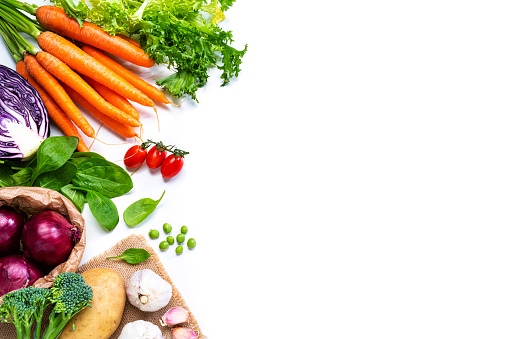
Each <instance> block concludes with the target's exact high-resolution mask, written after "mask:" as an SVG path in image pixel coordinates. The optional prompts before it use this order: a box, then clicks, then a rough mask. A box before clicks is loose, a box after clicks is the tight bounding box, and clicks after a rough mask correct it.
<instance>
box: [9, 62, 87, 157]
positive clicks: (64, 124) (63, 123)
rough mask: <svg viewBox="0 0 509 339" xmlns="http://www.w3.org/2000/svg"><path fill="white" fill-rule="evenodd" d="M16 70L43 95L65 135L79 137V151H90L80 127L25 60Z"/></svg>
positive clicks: (54, 119)
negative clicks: (52, 96) (43, 86)
mask: <svg viewBox="0 0 509 339" xmlns="http://www.w3.org/2000/svg"><path fill="white" fill-rule="evenodd" d="M16 71H17V72H18V73H19V74H21V76H22V77H23V78H25V79H26V80H28V82H29V83H30V85H32V86H33V87H34V88H35V89H36V90H37V92H39V95H40V96H41V99H42V101H44V105H45V106H46V108H47V109H48V115H49V116H50V118H51V120H53V122H54V123H55V124H57V126H58V127H59V128H60V129H61V130H62V132H64V134H65V135H67V136H68V137H70V136H75V137H77V138H78V139H79V141H78V151H80V152H90V150H89V149H88V147H87V145H85V143H84V142H83V139H82V138H81V135H80V132H78V129H77V128H76V126H74V124H73V123H72V121H71V119H69V117H68V116H67V115H66V114H65V112H64V111H62V109H61V108H60V106H58V104H57V103H56V102H55V100H53V99H52V98H51V96H50V95H49V94H48V92H46V91H45V90H44V88H42V87H41V85H39V84H38V83H37V81H35V80H34V78H32V77H31V76H30V74H29V73H28V69H27V67H26V65H25V62H23V60H22V61H18V63H17V64H16Z"/></svg>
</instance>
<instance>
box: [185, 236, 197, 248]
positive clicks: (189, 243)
mask: <svg viewBox="0 0 509 339" xmlns="http://www.w3.org/2000/svg"><path fill="white" fill-rule="evenodd" d="M187 247H188V248H189V249H190V250H192V249H193V248H195V247H196V240H194V238H189V240H188V241H187Z"/></svg>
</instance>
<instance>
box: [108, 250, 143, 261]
mask: <svg viewBox="0 0 509 339" xmlns="http://www.w3.org/2000/svg"><path fill="white" fill-rule="evenodd" d="M148 258H150V253H148V252H147V251H146V250H144V249H143V248H129V249H127V250H125V251H124V253H122V254H121V255H119V256H118V257H108V258H106V259H122V260H124V261H125V262H126V263H128V264H139V263H140V262H143V261H145V260H147V259H148Z"/></svg>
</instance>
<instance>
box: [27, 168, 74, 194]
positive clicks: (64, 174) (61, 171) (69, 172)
mask: <svg viewBox="0 0 509 339" xmlns="http://www.w3.org/2000/svg"><path fill="white" fill-rule="evenodd" d="M77 171H78V167H77V166H76V165H75V164H73V163H71V162H66V163H65V164H63V165H62V166H61V167H60V168H58V169H56V170H54V171H51V172H46V173H43V174H41V175H39V177H37V179H36V180H35V182H34V186H38V187H44V188H49V189H52V190H55V191H59V190H60V189H61V188H62V187H64V186H65V185H67V184H69V183H70V182H71V180H72V178H74V176H75V175H76V172H77Z"/></svg>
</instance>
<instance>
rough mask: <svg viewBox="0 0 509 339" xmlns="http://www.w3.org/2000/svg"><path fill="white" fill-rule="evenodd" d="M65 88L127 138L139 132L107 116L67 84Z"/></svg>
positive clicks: (83, 105) (94, 114)
mask: <svg viewBox="0 0 509 339" xmlns="http://www.w3.org/2000/svg"><path fill="white" fill-rule="evenodd" d="M62 86H63V87H64V88H65V90H66V91H67V93H69V96H70V97H71V98H72V99H73V100H74V101H75V102H77V103H78V104H79V105H81V107H83V108H84V109H86V110H87V111H89V112H90V114H92V115H93V116H95V117H96V118H97V119H99V120H100V121H101V122H103V123H104V124H105V125H106V126H108V127H109V128H111V129H112V130H113V131H114V132H116V133H118V134H120V135H121V136H123V137H125V138H133V137H135V136H137V135H138V134H137V133H136V132H135V131H134V128H132V127H131V126H128V125H125V124H123V123H121V122H118V121H117V120H114V119H112V118H110V117H109V116H107V115H106V114H103V113H101V112H100V111H99V110H98V109H97V108H95V107H94V105H92V104H91V103H90V102H88V101H87V99H85V98H84V97H83V96H81V95H79V94H78V92H76V91H75V90H73V89H72V88H70V87H69V86H67V85H66V84H62Z"/></svg>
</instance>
